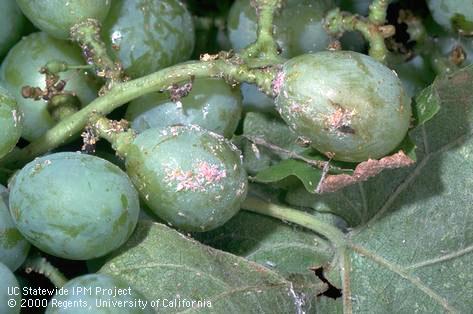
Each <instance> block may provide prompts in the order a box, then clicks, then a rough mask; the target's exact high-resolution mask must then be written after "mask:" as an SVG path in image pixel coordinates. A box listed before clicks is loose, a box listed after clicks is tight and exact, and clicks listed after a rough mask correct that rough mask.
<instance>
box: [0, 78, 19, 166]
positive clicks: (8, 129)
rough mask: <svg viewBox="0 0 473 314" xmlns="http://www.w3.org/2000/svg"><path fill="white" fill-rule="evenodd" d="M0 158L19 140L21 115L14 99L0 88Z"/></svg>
mask: <svg viewBox="0 0 473 314" xmlns="http://www.w3.org/2000/svg"><path fill="white" fill-rule="evenodd" d="M0 130H1V131H0V158H2V157H3V156H5V155H6V154H8V153H9V152H10V151H11V150H12V149H13V147H15V145H16V143H17V142H18V140H19V139H20V136H21V131H22V130H23V114H22V113H21V111H20V110H19V109H18V105H17V103H16V100H15V98H13V97H12V96H11V94H10V93H9V92H8V91H7V90H6V89H5V88H3V87H2V86H0Z"/></svg>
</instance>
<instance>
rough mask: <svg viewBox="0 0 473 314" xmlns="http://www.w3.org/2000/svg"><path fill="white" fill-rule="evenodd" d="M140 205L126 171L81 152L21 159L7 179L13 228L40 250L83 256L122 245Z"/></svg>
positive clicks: (95, 255)
mask: <svg viewBox="0 0 473 314" xmlns="http://www.w3.org/2000/svg"><path fill="white" fill-rule="evenodd" d="M139 210H140V205H139V200H138V194H137V192H136V190H135V189H134V188H133V185H132V183H131V181H130V179H129V178H128V177H127V175H126V174H125V173H124V172H123V171H122V170H120V168H118V167H117V166H115V165H113V164H112V163H110V162H108V161H106V160H104V159H101V158H98V157H95V156H90V155H85V154H81V153H72V152H65V153H55V154H51V155H47V156H44V157H41V158H38V159H36V160H34V161H32V162H30V163H29V164H27V165H26V166H25V167H24V168H23V169H21V170H20V172H19V173H18V174H17V175H16V176H15V178H14V179H13V180H12V182H11V183H10V211H11V214H12V217H13V221H14V222H15V224H16V226H17V228H18V230H19V231H20V232H21V233H22V234H23V236H24V237H25V238H26V239H27V240H28V241H29V242H31V243H32V244H33V245H35V246H37V247H38V248H40V249H41V250H43V251H45V252H47V253H49V254H52V255H55V256H59V257H63V258H67V259H75V260H86V259H90V258H95V257H99V256H103V255H105V254H107V253H109V252H111V251H112V250H114V249H116V248H118V247H119V246H120V245H122V244H123V243H124V242H125V241H126V240H127V239H128V237H129V236H130V235H131V233H132V232H133V229H134V228H135V225H136V222H137V220H138V214H139Z"/></svg>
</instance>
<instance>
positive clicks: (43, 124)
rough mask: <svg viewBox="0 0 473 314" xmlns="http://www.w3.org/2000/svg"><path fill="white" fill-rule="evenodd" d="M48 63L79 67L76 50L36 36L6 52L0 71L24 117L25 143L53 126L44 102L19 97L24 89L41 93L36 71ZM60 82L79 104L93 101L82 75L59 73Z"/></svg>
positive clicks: (92, 87) (93, 89) (42, 82)
mask: <svg viewBox="0 0 473 314" xmlns="http://www.w3.org/2000/svg"><path fill="white" fill-rule="evenodd" d="M33 2H34V1H33ZM51 60H61V61H64V62H67V63H69V64H73V65H78V64H82V63H83V59H82V56H81V52H80V49H79V48H78V47H76V46H74V45H73V44H71V43H68V42H66V41H62V40H58V39H54V38H52V37H51V36H48V35H47V34H46V33H43V32H40V33H33V34H30V35H28V36H26V37H24V38H23V39H22V40H20V41H19V42H18V43H17V44H16V45H15V46H14V47H13V48H12V49H10V51H9V53H8V55H7V56H6V57H5V59H4V60H3V63H2V66H1V68H0V79H1V80H2V81H3V82H4V83H3V84H4V86H5V88H6V89H7V90H8V91H9V92H10V94H11V95H12V96H13V97H15V99H16V101H17V102H18V107H19V108H20V110H21V111H22V112H23V114H24V121H23V134H22V137H23V138H25V139H26V140H28V141H33V140H35V139H37V138H38V137H40V136H41V135H43V134H44V132H46V131H47V130H48V129H50V128H51V127H52V126H54V124H55V121H54V119H53V117H52V116H51V114H50V113H49V111H48V109H47V102H46V101H44V100H39V101H35V100H33V99H26V98H24V97H23V96H22V87H24V86H27V85H29V86H33V87H40V88H42V89H45V86H46V76H45V75H44V74H40V73H39V70H40V69H41V67H43V66H45V65H46V63H48V62H49V61H51ZM61 79H64V80H66V81H67V84H66V87H65V90H67V91H71V92H74V93H76V94H77V97H78V98H79V100H80V101H81V102H82V104H88V103H89V102H91V101H92V100H93V99H94V98H95V97H97V85H96V82H95V81H93V80H92V79H91V78H90V77H88V76H86V75H84V74H83V73H82V72H76V71H68V72H65V73H61Z"/></svg>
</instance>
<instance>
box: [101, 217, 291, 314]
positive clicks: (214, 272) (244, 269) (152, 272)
mask: <svg viewBox="0 0 473 314" xmlns="http://www.w3.org/2000/svg"><path fill="white" fill-rule="evenodd" d="M100 273H106V274H110V275H112V276H116V277H119V278H121V279H123V280H125V281H127V282H130V283H131V284H133V286H134V287H135V288H136V289H138V290H140V291H141V292H142V293H143V294H144V295H145V296H146V297H147V299H148V300H157V299H160V300H163V299H168V300H173V299H181V300H183V299H187V300H206V301H210V302H211V304H212V307H211V308H208V307H207V308H200V309H198V308H182V307H181V308H168V309H166V310H167V311H166V313H168V312H169V313H297V312H298V311H299V310H300V302H299V301H300V299H299V297H298V296H297V294H296V293H295V291H294V289H293V284H292V283H291V282H289V281H287V280H286V279H285V278H284V277H282V276H280V275H278V274H277V273H275V272H273V271H271V270H269V269H268V268H265V267H263V266H261V265H259V264H256V263H253V262H249V261H247V260H245V259H243V258H241V257H237V256H235V255H232V254H229V253H225V252H222V251H219V250H216V249H213V248H210V247H208V246H205V245H202V244H200V243H198V242H197V241H194V240H192V239H190V238H187V237H186V236H184V235H182V234H180V233H179V232H177V231H175V230H173V229H171V228H169V227H167V226H165V225H162V224H158V223H152V222H149V221H140V223H139V225H138V227H137V229H136V230H135V232H134V234H133V235H132V237H131V238H130V240H129V241H128V242H127V243H126V244H125V245H124V246H123V247H122V248H121V249H120V250H119V252H118V253H116V254H115V257H113V258H111V259H110V260H109V261H108V262H107V263H106V264H105V265H104V266H103V267H102V268H101V270H100Z"/></svg>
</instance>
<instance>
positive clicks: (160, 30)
mask: <svg viewBox="0 0 473 314" xmlns="http://www.w3.org/2000/svg"><path fill="white" fill-rule="evenodd" d="M102 34H103V38H104V40H105V42H106V43H107V46H108V48H109V53H110V54H111V55H112V56H115V57H116V58H117V59H118V60H120V61H121V62H122V64H123V67H124V68H125V72H126V73H127V74H128V75H130V76H131V77H132V78H136V77H141V76H144V75H146V74H150V73H153V72H155V71H157V70H159V69H162V68H165V67H168V66H171V65H173V64H176V63H179V62H182V61H185V60H187V59H189V57H190V56H191V54H192V50H193V49H194V42H195V34H194V22H193V20H192V15H191V14H190V13H189V11H188V10H187V8H186V7H185V6H184V5H183V4H182V3H181V2H180V1H179V0H159V1H138V0H114V1H113V2H112V7H111V9H110V13H109V15H108V17H107V19H106V20H105V21H104V23H103V29H102Z"/></svg>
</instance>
